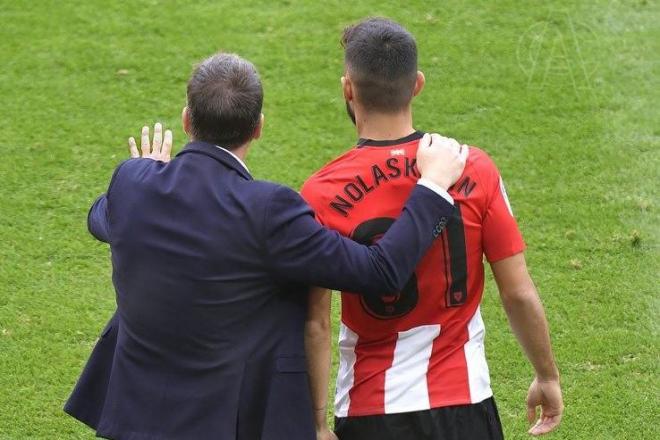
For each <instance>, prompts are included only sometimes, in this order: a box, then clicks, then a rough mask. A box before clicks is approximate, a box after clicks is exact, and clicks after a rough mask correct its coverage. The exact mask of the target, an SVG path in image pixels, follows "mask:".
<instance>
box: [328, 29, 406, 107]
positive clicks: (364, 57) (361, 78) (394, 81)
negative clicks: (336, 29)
mask: <svg viewBox="0 0 660 440" xmlns="http://www.w3.org/2000/svg"><path fill="white" fill-rule="evenodd" d="M341 43H342V46H343V47H344V50H345V54H344V62H345V64H346V68H347V69H348V73H349V75H350V78H351V81H352V83H353V84H354V86H355V88H356V96H357V100H358V101H359V102H360V103H361V104H362V105H363V106H364V107H365V108H366V109H367V110H375V111H379V112H383V113H392V112H396V111H399V110H401V109H402V108H404V107H405V106H407V105H408V104H409V103H410V101H411V100H412V97H413V91H414V88H415V81H416V79H417V44H416V43H415V38H414V37H413V36H412V34H410V32H408V31H407V30H405V29H404V28H403V27H402V26H401V25H399V24H397V23H395V22H393V21H391V20H387V19H385V18H367V19H366V20H363V21H361V22H360V23H358V24H356V25H353V26H349V27H347V28H346V29H345V30H344V35H343V36H342V40H341Z"/></svg>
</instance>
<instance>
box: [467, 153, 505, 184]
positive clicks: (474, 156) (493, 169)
mask: <svg viewBox="0 0 660 440" xmlns="http://www.w3.org/2000/svg"><path fill="white" fill-rule="evenodd" d="M469 148H470V152H469V154H468V158H467V161H466V163H465V172H470V171H472V172H473V173H475V174H476V176H475V177H479V178H481V179H492V178H494V177H497V176H498V175H499V171H498V170H497V165H495V161H493V158H492V157H490V155H489V154H488V153H487V152H486V151H485V150H483V149H482V148H480V147H476V146H473V145H469Z"/></svg>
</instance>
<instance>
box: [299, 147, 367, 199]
mask: <svg viewBox="0 0 660 440" xmlns="http://www.w3.org/2000/svg"><path fill="white" fill-rule="evenodd" d="M357 157H358V150H357V149H355V148H353V149H350V150H348V151H345V152H344V153H342V154H340V155H339V156H337V157H336V158H334V159H332V160H331V161H330V162H328V163H326V164H325V165H323V166H322V167H321V168H319V169H318V170H317V171H316V172H314V173H313V174H312V175H311V176H309V177H308V178H307V180H305V182H304V183H303V185H302V188H301V189H300V193H301V194H302V196H303V197H304V198H305V199H308V198H314V197H315V196H317V195H318V194H319V193H320V192H321V191H322V189H324V188H325V186H326V184H327V183H328V181H329V180H331V179H335V178H336V173H337V170H342V169H345V168H347V167H350V166H353V165H355V162H354V161H355V159H356V158H357Z"/></svg>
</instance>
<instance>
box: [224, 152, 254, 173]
mask: <svg viewBox="0 0 660 440" xmlns="http://www.w3.org/2000/svg"><path fill="white" fill-rule="evenodd" d="M216 147H217V148H220V149H221V150H222V151H226V152H227V153H229V154H231V156H232V157H233V158H234V159H236V160H237V161H238V163H240V164H241V166H242V167H243V168H245V171H247V172H248V173H249V172H250V170H248V167H247V165H245V162H243V161H242V160H241V158H240V157H238V156H236V155H235V154H234V153H232V152H231V151H229V150H228V149H226V148H222V147H221V146H219V145H216Z"/></svg>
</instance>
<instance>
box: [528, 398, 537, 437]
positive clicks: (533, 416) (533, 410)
mask: <svg viewBox="0 0 660 440" xmlns="http://www.w3.org/2000/svg"><path fill="white" fill-rule="evenodd" d="M535 419H536V407H535V406H534V405H530V404H527V421H528V422H529V423H534V420H535ZM530 431H531V430H530Z"/></svg>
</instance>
